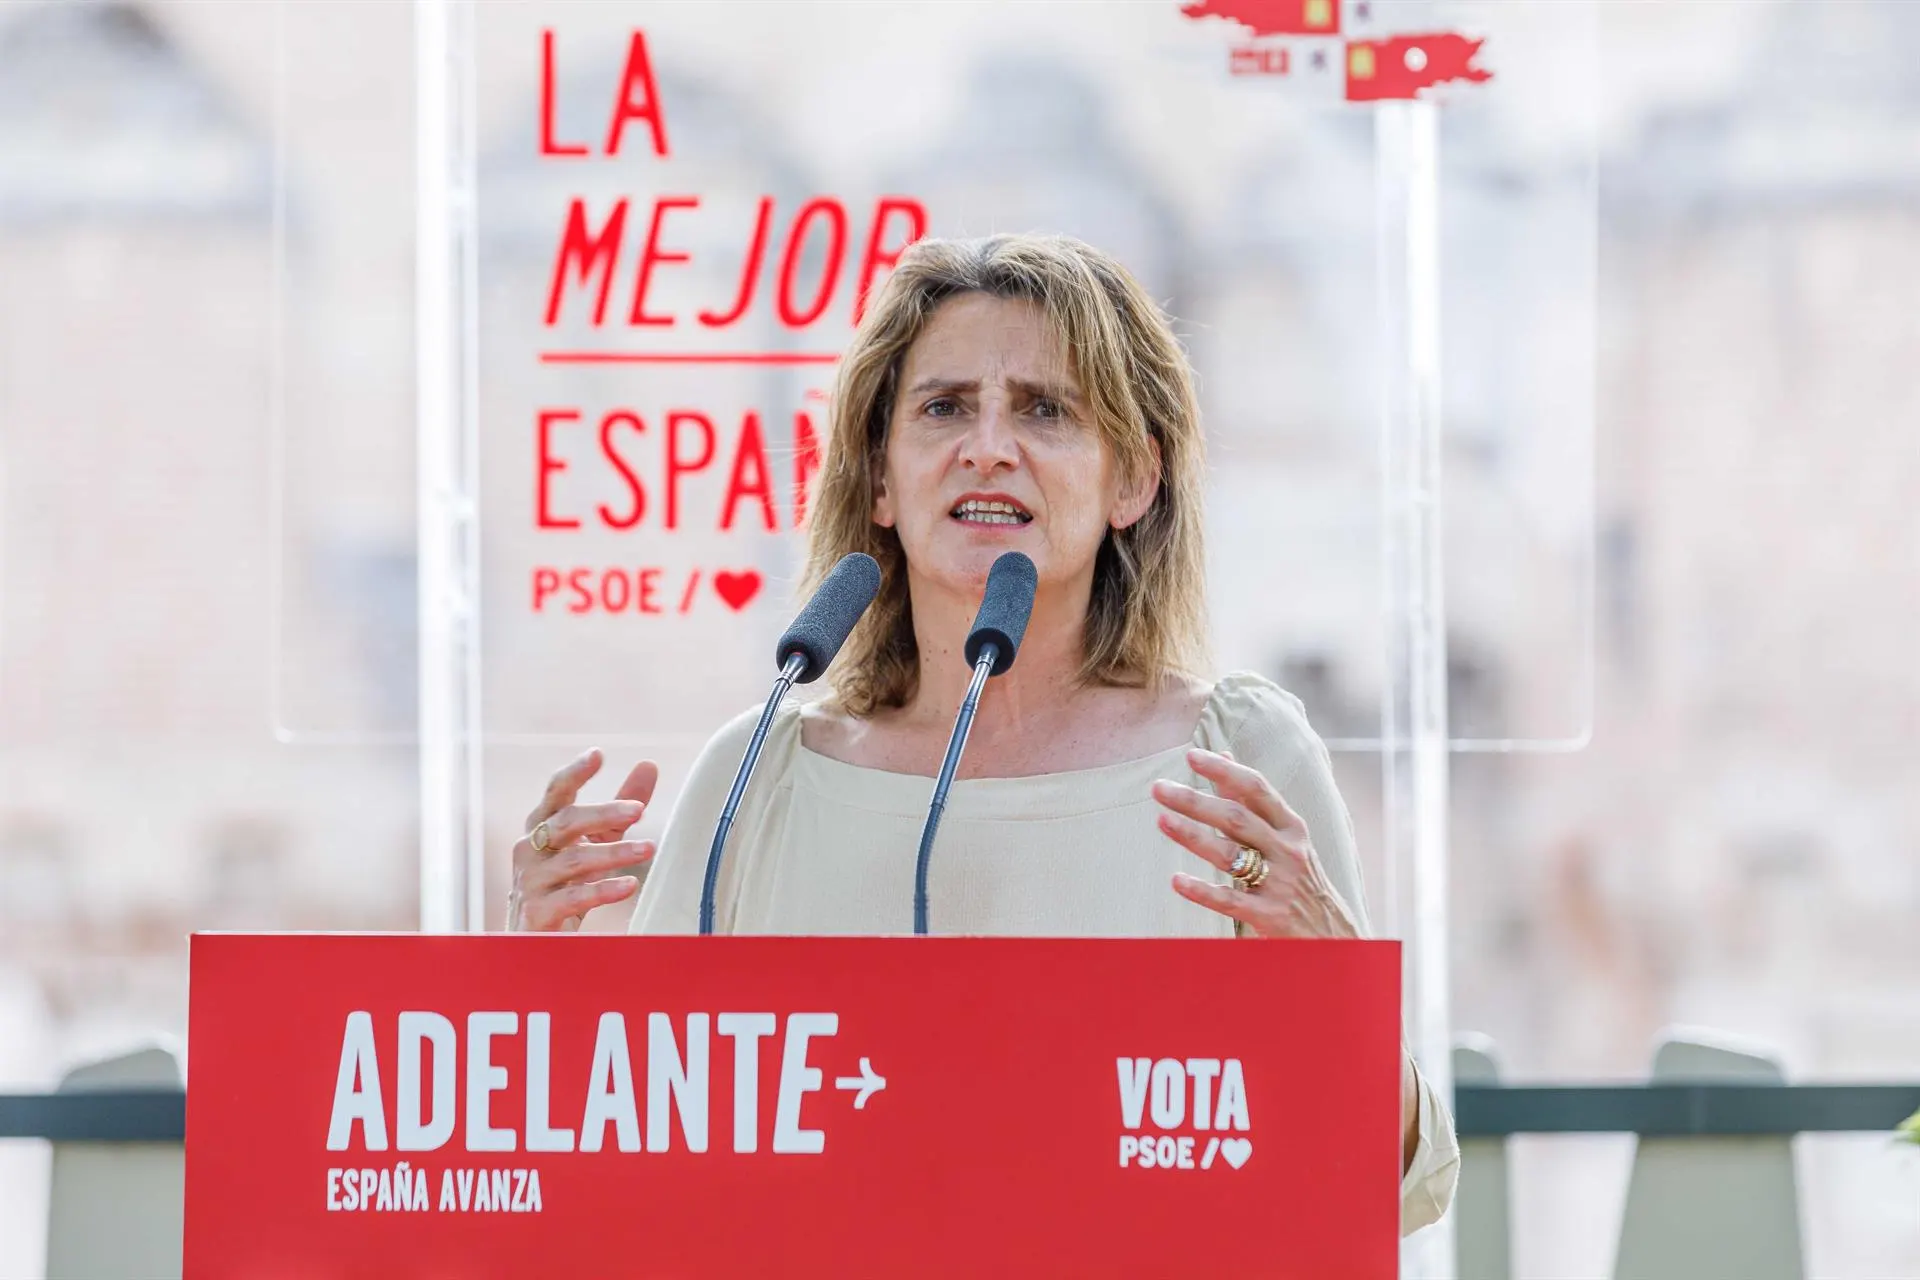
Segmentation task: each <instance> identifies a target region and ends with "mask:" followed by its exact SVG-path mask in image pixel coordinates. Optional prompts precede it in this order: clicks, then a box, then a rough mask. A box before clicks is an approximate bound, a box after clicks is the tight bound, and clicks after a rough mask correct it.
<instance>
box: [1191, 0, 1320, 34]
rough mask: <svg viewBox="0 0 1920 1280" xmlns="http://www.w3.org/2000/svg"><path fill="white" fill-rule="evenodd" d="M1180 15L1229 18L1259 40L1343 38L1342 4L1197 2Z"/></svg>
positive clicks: (1317, 0) (1289, 0)
mask: <svg viewBox="0 0 1920 1280" xmlns="http://www.w3.org/2000/svg"><path fill="white" fill-rule="evenodd" d="M1180 12H1181V13H1183V14H1185V15H1186V16H1187V17H1189V18H1225V19H1226V20H1227V21H1229V22H1237V23H1239V24H1240V25H1241V26H1243V27H1245V28H1246V29H1247V30H1248V31H1250V32H1252V33H1253V34H1254V35H1256V36H1332V35H1338V34H1340V3H1339V0H1194V3H1192V4H1184V5H1181V6H1180Z"/></svg>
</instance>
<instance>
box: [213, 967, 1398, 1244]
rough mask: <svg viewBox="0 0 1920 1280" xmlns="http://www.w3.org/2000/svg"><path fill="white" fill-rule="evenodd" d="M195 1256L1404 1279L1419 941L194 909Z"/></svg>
mask: <svg viewBox="0 0 1920 1280" xmlns="http://www.w3.org/2000/svg"><path fill="white" fill-rule="evenodd" d="M192 965H193V968H192V983H193V985H192V1010H191V1022H190V1040H189V1046H188V1047H189V1052H190V1055H191V1058H190V1076H189V1088H188V1093H187V1233H186V1271H187V1275H188V1276H190V1277H207V1278H212V1277H227V1276H245V1277H321V1276H352V1277H364V1276H383V1277H402V1276H423V1277H429V1276H430V1277H452V1276H546V1275H554V1276H562V1275H564V1276H581V1277H585V1276H606V1275H623V1276H716V1275H724V1276H735V1275H769V1274H777V1275H782V1276H792V1275H822V1276H825V1275H831V1276H883V1275H884V1276H931V1275H965V1276H980V1275H996V1276H998V1275H1046V1276H1065V1275H1143V1276H1146V1275H1150V1276H1173V1275H1200V1274H1210V1275H1266V1276H1298V1277H1310V1278H1311V1280H1336V1278H1338V1277H1346V1276H1353V1277H1369V1278H1376V1277H1377V1278H1379V1280H1386V1278H1387V1277H1391V1276H1393V1275H1394V1273H1395V1266H1396V1258H1397V1253H1398V1239H1399V1230H1398V1228H1399V1205H1398V1195H1399V1066H1398V1061H1399V1043H1400V1036H1399V1017H1400V1015H1399V1003H1400V1002H1399V980H1400V961H1399V948H1398V944H1396V943H1392V942H1268V943H1249V942H1234V943H1229V942H1224V941H1220V942H1189V941H1117V940H1116V941H1107V940H1073V941H1059V940H1035V939H987V938H627V937H605V936H589V937H580V936H549V937H529V936H505V935H492V936H464V937H462V936H455V937H429V936H421V935H389V934H382V935H368V934H359V935H354V934H333V935H316V934H306V935H297V934H296V935H240V934H228V935H219V934H212V935H199V936H196V937H195V938H194V939H193V961H192Z"/></svg>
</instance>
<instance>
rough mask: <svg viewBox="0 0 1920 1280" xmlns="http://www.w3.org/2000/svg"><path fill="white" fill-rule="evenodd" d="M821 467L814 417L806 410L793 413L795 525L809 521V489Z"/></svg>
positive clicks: (798, 525) (818, 439)
mask: <svg viewBox="0 0 1920 1280" xmlns="http://www.w3.org/2000/svg"><path fill="white" fill-rule="evenodd" d="M819 469H820V438H819V437H818V436H816V435H814V433H813V419H812V418H811V417H809V416H808V415H807V412H806V410H804V409H803V410H800V411H799V412H797V413H795V414H794V415H793V527H794V528H796V529H797V528H799V527H800V526H801V525H804V524H805V523H806V522H807V490H808V486H809V482H810V481H812V479H813V473H814V472H816V471H818V470H819Z"/></svg>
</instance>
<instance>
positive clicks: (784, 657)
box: [700, 551, 880, 934]
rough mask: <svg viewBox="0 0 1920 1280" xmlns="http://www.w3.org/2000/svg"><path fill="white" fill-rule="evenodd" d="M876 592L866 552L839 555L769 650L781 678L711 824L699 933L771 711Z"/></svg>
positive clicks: (829, 653) (876, 577)
mask: <svg viewBox="0 0 1920 1280" xmlns="http://www.w3.org/2000/svg"><path fill="white" fill-rule="evenodd" d="M879 594H880V566H879V564H878V563H877V562H876V561H875V560H874V558H873V557H872V556H870V555H865V554H863V553H861V552H858V551H856V552H853V553H852V554H851V555H845V556H842V557H840V563H839V564H836V565H834V566H833V570H832V571H831V572H830V573H828V574H827V579H826V581H825V582H822V583H821V584H820V589H819V590H818V591H816V592H814V593H813V599H811V600H809V601H807V604H806V607H805V608H804V609H802V610H800V616H799V617H797V618H795V619H794V620H793V625H792V626H790V627H788V628H787V631H786V634H785V635H783V636H781V637H780V643H779V644H778V645H776V646H775V648H774V660H775V661H777V662H778V663H779V664H780V678H779V679H777V680H775V681H774V682H773V692H772V693H771V694H769V695H768V696H767V705H766V709H765V710H763V711H762V712H761V713H760V723H759V724H758V725H756V726H755V727H754V730H753V739H752V741H750V742H748V743H747V754H746V755H745V756H744V757H743V758H742V759H741V761H740V772H738V773H736V774H734V775H733V790H732V791H730V792H728V793H727V803H726V807H725V808H723V809H721V811H720V823H719V825H718V826H716V827H715V828H714V831H713V843H712V845H710V846H708V848H707V875H706V881H705V883H704V884H703V885H702V886H701V889H700V932H701V933H702V934H709V933H712V932H713V899H714V893H715V891H716V890H717V889H718V887H719V885H720V859H721V855H722V851H723V850H725V848H726V846H727V833H728V832H729V831H731V830H732V829H733V816H734V814H735V813H736V812H738V811H739V808H740V798H741V797H742V796H744V795H745V794H746V793H747V780H748V779H749V778H751V777H752V776H753V769H754V766H755V765H757V764H758V763H760V748H761V747H762V746H763V745H764V744H765V743H766V740H767V730H768V729H770V728H772V727H773V713H774V712H776V711H778V710H779V709H780V703H781V701H782V700H783V699H785V698H786V696H787V691H788V690H789V689H791V688H793V686H794V685H796V684H809V683H811V682H812V681H815V680H818V679H819V678H820V676H821V675H822V674H823V673H825V671H826V669H827V668H828V667H830V666H832V665H833V659H834V657H835V655H837V654H838V653H839V652H840V646H841V645H843V644H845V643H846V642H847V637H848V636H850V635H852V634H853V628H854V626H855V624H857V623H858V622H859V621H860V617H861V615H862V614H864V613H866V611H867V609H868V607H869V606H870V605H872V604H873V600H874V597H875V596H877V595H879Z"/></svg>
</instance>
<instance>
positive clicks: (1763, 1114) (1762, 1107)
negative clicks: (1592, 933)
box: [0, 1084, 1920, 1142]
mask: <svg viewBox="0 0 1920 1280" xmlns="http://www.w3.org/2000/svg"><path fill="white" fill-rule="evenodd" d="M1915 1111H1920V1084H1644V1085H1484V1084H1472V1085H1468V1084H1463V1085H1461V1086H1459V1087H1458V1088H1457V1089H1456V1090H1455V1091H1454V1114H1455V1118H1456V1125H1457V1128H1458V1132H1459V1135H1460V1136H1461V1137H1462V1138H1504V1137H1507V1136H1509V1135H1512V1134H1516V1133H1632V1134H1638V1135H1639V1136H1641V1137H1647V1138H1673V1137H1763V1136H1779V1135H1792V1134H1796V1133H1884V1134H1888V1135H1891V1134H1892V1132H1893V1130H1894V1128H1895V1126H1897V1125H1898V1124H1899V1123H1900V1122H1901V1121H1902V1120H1904V1119H1906V1118H1907V1117H1908V1116H1910V1115H1912V1114H1913V1113H1914V1112H1915ZM186 1132H187V1095H186V1094H185V1093H183V1092H181V1091H179V1090H177V1089H112V1090H108V1089H101V1090H89V1091H87V1092H84V1093H78V1092H76V1093H0V1139H6V1138H43V1139H51V1140H53V1141H55V1142H180V1141H183V1140H184V1139H185V1137H186Z"/></svg>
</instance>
